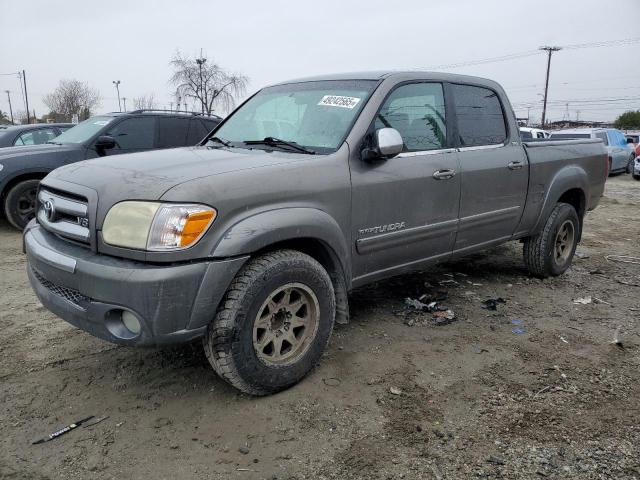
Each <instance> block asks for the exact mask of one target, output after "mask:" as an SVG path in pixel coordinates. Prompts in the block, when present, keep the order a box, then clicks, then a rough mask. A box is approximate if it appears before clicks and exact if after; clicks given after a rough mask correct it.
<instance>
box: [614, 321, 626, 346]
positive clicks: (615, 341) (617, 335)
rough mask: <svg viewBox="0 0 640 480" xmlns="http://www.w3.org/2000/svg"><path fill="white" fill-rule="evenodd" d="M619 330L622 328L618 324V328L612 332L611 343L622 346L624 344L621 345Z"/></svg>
mask: <svg viewBox="0 0 640 480" xmlns="http://www.w3.org/2000/svg"><path fill="white" fill-rule="evenodd" d="M620 330H622V325H618V328H616V330H615V332H613V341H612V342H611V343H612V344H614V345H617V346H618V347H621V348H622V347H623V346H624V345H622V340H620Z"/></svg>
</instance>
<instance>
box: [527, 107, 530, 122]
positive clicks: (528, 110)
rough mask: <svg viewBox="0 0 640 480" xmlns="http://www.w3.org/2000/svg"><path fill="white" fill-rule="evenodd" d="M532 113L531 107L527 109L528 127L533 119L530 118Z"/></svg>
mask: <svg viewBox="0 0 640 480" xmlns="http://www.w3.org/2000/svg"><path fill="white" fill-rule="evenodd" d="M530 111H531V107H527V126H529V124H530V123H531V122H529V119H530V118H531V117H530V116H529V112H530Z"/></svg>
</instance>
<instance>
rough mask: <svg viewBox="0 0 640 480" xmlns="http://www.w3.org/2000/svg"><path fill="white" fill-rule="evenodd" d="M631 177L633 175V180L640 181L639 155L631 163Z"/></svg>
mask: <svg viewBox="0 0 640 480" xmlns="http://www.w3.org/2000/svg"><path fill="white" fill-rule="evenodd" d="M631 175H633V178H635V179H636V180H640V155H638V156H637V157H636V158H635V159H634V161H633V167H632V168H631Z"/></svg>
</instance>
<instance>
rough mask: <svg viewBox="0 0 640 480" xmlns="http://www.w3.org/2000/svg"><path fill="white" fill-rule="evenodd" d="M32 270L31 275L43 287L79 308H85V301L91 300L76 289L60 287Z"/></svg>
mask: <svg viewBox="0 0 640 480" xmlns="http://www.w3.org/2000/svg"><path fill="white" fill-rule="evenodd" d="M31 271H32V272H33V276H34V277H36V279H37V280H38V281H39V282H40V283H41V284H42V286H43V287H45V288H46V289H47V290H49V291H51V292H52V293H54V294H55V295H58V296H59V297H62V298H64V299H65V300H67V301H69V302H71V303H73V304H75V305H77V306H79V307H80V308H83V309H84V308H86V305H87V303H89V302H90V301H91V299H90V298H89V297H87V296H85V295H83V294H81V293H80V292H79V291H78V290H74V289H73V288H67V287H61V286H60V285H56V284H55V283H53V282H50V281H49V280H47V279H46V278H44V277H43V276H42V275H40V274H39V273H38V272H37V271H36V270H34V269H31Z"/></svg>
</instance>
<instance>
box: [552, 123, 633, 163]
mask: <svg viewBox="0 0 640 480" xmlns="http://www.w3.org/2000/svg"><path fill="white" fill-rule="evenodd" d="M549 138H550V139H551V140H561V139H569V138H599V139H600V140H602V141H603V142H604V145H605V147H606V148H607V152H608V154H609V174H611V173H621V172H630V171H631V165H632V164H633V160H634V158H635V156H636V155H635V154H634V153H633V152H631V151H630V150H629V147H628V146H627V138H626V137H625V135H624V133H622V131H620V130H618V129H616V128H573V129H568V130H557V131H555V132H551V136H550V137H549Z"/></svg>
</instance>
